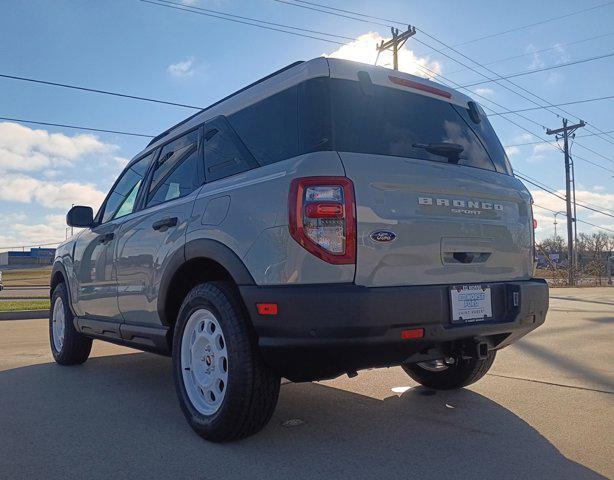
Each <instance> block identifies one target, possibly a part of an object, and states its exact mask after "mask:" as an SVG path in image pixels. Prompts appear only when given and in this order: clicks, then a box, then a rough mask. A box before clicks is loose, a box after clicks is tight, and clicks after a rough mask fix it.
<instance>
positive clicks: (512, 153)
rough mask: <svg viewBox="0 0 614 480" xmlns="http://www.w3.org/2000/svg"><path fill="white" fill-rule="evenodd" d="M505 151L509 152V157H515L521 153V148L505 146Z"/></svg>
mask: <svg viewBox="0 0 614 480" xmlns="http://www.w3.org/2000/svg"><path fill="white" fill-rule="evenodd" d="M505 153H507V156H508V157H510V158H511V157H513V156H515V155H518V154H519V153H520V149H519V148H518V147H505Z"/></svg>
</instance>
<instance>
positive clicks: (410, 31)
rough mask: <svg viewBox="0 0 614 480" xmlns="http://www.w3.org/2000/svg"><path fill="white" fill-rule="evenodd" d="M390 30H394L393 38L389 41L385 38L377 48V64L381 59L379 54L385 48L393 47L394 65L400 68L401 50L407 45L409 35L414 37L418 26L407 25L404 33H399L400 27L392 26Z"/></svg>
mask: <svg viewBox="0 0 614 480" xmlns="http://www.w3.org/2000/svg"><path fill="white" fill-rule="evenodd" d="M390 31H391V32H392V38H391V39H390V40H388V41H387V42H384V41H383V40H382V41H381V43H380V44H379V45H377V46H376V47H375V48H376V49H377V58H376V59H375V65H377V60H378V59H379V54H380V53H382V52H383V51H384V50H389V49H390V48H392V67H393V68H394V69H395V70H398V69H399V50H400V49H401V48H402V47H403V45H405V42H406V41H407V39H408V38H409V37H413V36H414V35H415V34H416V27H412V26H411V25H407V30H405V31H404V32H403V33H399V29H398V28H394V27H391V28H390Z"/></svg>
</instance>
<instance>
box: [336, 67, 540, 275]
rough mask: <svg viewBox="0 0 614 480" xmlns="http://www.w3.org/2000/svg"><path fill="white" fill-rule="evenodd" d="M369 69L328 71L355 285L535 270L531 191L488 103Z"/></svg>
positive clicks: (525, 273) (388, 72)
mask: <svg viewBox="0 0 614 480" xmlns="http://www.w3.org/2000/svg"><path fill="white" fill-rule="evenodd" d="M353 65H356V64H353ZM342 66H343V67H345V65H342ZM354 68H356V67H354ZM365 69H368V70H369V71H370V72H371V76H370V75H369V74H366V75H365V73H366V72H364V71H361V72H358V75H356V71H354V74H353V79H352V80H350V79H349V78H351V76H352V75H351V74H350V73H349V72H348V71H347V70H348V69H347V68H344V69H338V71H339V72H341V70H343V71H342V72H341V73H340V74H339V75H338V76H337V78H335V69H333V68H331V77H332V78H331V80H330V99H331V118H332V124H333V130H334V143H335V149H336V150H337V151H338V152H339V155H340V157H341V160H342V162H343V165H344V168H345V170H346V175H347V176H348V177H349V178H350V179H351V180H352V181H353V183H354V189H355V196H356V216H357V242H358V247H357V264H356V278H355V281H356V283H357V284H359V285H365V286H393V285H427V284H466V283H476V282H491V281H506V280H520V279H528V278H530V277H531V273H532V262H533V255H532V234H533V230H532V228H533V225H532V224H533V221H532V217H531V207H530V202H531V197H530V194H529V193H528V191H527V190H526V188H525V187H524V186H523V185H522V183H521V182H520V181H518V180H517V179H515V178H514V177H513V175H512V172H511V167H510V165H509V161H508V160H507V157H506V155H505V152H504V150H503V147H502V146H501V143H500V142H499V140H498V138H497V136H496V134H495V133H494V131H493V129H492V127H491V125H490V123H489V122H488V120H487V118H486V116H485V115H484V112H483V111H482V110H481V108H480V107H479V106H477V105H475V104H473V105H471V104H470V103H468V99H467V97H465V96H463V95H460V94H458V93H457V92H453V91H451V90H446V89H444V87H442V88H437V87H434V86H433V85H434V84H432V83H430V82H428V81H424V80H419V79H416V78H415V77H411V76H408V75H403V74H400V73H398V72H392V71H390V70H384V69H370V68H369V67H366V66H365ZM382 70H383V71H384V73H382ZM371 77H374V79H375V81H373V80H372V78H371ZM357 78H358V79H359V81H357V80H356V79H357ZM437 144H439V145H437ZM440 144H443V147H442V146H441V145H440ZM451 145H452V146H453V148H452V149H450V146H451ZM461 149H462V152H461V153H460V154H458V151H459V150H461ZM451 152H452V153H451ZM454 152H456V154H454Z"/></svg>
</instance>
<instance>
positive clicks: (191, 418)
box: [173, 282, 281, 442]
mask: <svg viewBox="0 0 614 480" xmlns="http://www.w3.org/2000/svg"><path fill="white" fill-rule="evenodd" d="M199 309H207V310H209V311H210V312H211V313H213V315H214V316H215V317H216V320H217V321H218V323H219V325H220V327H221V329H222V332H223V335H224V338H225V339H226V349H227V355H228V378H227V385H226V387H225V388H226V390H225V395H224V397H223V400H222V403H221V404H220V406H219V408H218V410H217V411H215V412H214V413H212V414H211V415H204V414H203V413H201V412H200V411H198V410H197V409H196V407H195V406H194V405H193V403H192V402H191V400H190V398H189V396H188V393H187V391H186V386H185V384H184V378H183V372H182V364H181V344H182V338H183V335H184V332H185V329H186V324H187V323H188V320H189V319H190V317H191V315H192V314H193V313H194V312H195V311H196V310H199ZM188 334H190V333H189V332H188ZM173 376H174V380H175V389H176V391H177V396H178V397H179V403H180V405H181V409H182V410H183V413H184V415H185V417H186V419H187V421H188V423H189V424H190V426H191V427H192V428H193V429H194V431H195V432H196V433H198V434H199V435H200V436H201V437H203V438H205V439H207V440H210V441H213V442H228V441H233V440H238V439H241V438H244V437H247V436H249V435H252V434H254V433H256V432H258V431H259V430H261V429H262V428H263V427H264V426H265V425H266V424H267V423H268V421H269V420H270V419H271V416H272V415H273V411H274V410H275V406H276V405H277V398H278V396H279V387H280V380H281V379H280V377H279V376H278V375H276V374H275V373H274V372H273V371H272V370H271V369H270V368H269V367H268V366H267V365H265V363H264V361H263V359H262V356H261V354H260V351H259V348H258V344H257V340H256V336H255V333H254V332H253V330H252V327H251V324H250V322H249V320H248V316H247V313H246V311H245V308H244V307H243V305H242V302H241V301H240V300H239V298H238V294H237V293H236V291H235V289H234V288H233V286H232V285H231V284H229V283H226V282H208V283H203V284H200V285H198V286H196V287H194V288H193V289H192V290H191V291H190V293H189V294H188V295H187V296H186V298H185V299H184V301H183V304H182V305H181V308H180V310H179V315H178V318H177V323H176V325H175V332H174V337H173Z"/></svg>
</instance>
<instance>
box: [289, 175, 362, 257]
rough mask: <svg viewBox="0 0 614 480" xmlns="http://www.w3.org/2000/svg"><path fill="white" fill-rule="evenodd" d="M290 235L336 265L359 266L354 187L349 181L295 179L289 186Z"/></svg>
mask: <svg viewBox="0 0 614 480" xmlns="http://www.w3.org/2000/svg"><path fill="white" fill-rule="evenodd" d="M288 206H289V214H290V224H289V225H290V227H289V228H290V235H292V238H294V240H296V241H297V242H298V243H299V244H300V245H301V246H302V247H303V248H304V249H305V250H307V251H308V252H310V253H312V254H314V255H316V256H317V257H319V258H321V259H322V260H324V261H325V262H328V263H333V264H335V265H345V264H353V263H356V214H355V210H356V204H355V201H354V186H353V185H352V181H351V180H349V179H348V178H346V177H303V178H296V179H294V180H293V181H292V184H291V185H290V196H289V202H288Z"/></svg>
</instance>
